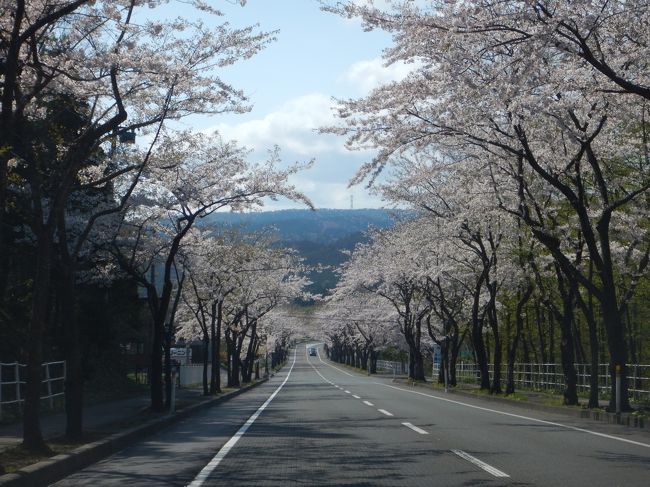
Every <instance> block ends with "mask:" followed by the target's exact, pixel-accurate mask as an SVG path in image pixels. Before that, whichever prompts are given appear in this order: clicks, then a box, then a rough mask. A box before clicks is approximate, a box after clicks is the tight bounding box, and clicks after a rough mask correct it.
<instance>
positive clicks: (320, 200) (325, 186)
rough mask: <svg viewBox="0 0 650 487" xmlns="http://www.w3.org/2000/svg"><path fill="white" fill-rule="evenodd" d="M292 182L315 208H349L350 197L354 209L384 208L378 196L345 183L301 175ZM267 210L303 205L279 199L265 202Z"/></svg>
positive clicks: (362, 188) (360, 187)
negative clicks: (323, 180) (324, 180)
mask: <svg viewBox="0 0 650 487" xmlns="http://www.w3.org/2000/svg"><path fill="white" fill-rule="evenodd" d="M292 182H293V183H294V184H295V185H296V186H297V187H298V188H300V190H301V191H303V192H304V193H305V194H306V195H307V196H308V197H309V198H310V199H311V200H312V202H313V203H314V206H315V207H316V208H338V209H347V208H350V205H351V203H352V202H351V201H350V196H352V197H353V206H354V208H380V207H382V206H384V203H383V201H382V200H381V198H380V197H379V196H376V195H372V194H370V193H369V192H368V190H367V189H366V188H365V187H363V186H353V187H352V188H349V187H348V185H347V184H346V183H345V182H329V183H325V182H322V181H319V180H316V179H312V178H310V177H308V175H306V174H305V175H301V176H300V177H294V178H292ZM264 207H265V209H267V210H280V209H288V208H304V205H301V204H300V203H295V202H292V201H288V200H286V199H283V198H281V199H279V200H278V201H267V202H266V203H265V205H264Z"/></svg>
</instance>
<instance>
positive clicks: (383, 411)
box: [377, 409, 393, 416]
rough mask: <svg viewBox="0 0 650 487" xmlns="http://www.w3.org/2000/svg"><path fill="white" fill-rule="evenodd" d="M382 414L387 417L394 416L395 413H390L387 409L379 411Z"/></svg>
mask: <svg viewBox="0 0 650 487" xmlns="http://www.w3.org/2000/svg"><path fill="white" fill-rule="evenodd" d="M377 411H379V412H380V413H381V414H385V415H386V416H393V413H389V412H388V411H386V410H385V409H377Z"/></svg>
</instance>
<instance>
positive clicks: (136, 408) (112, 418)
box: [0, 371, 227, 451]
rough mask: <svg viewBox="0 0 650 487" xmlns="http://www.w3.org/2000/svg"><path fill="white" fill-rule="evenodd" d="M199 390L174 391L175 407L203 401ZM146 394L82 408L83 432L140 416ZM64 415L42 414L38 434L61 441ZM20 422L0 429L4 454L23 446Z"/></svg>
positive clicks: (143, 408)
mask: <svg viewBox="0 0 650 487" xmlns="http://www.w3.org/2000/svg"><path fill="white" fill-rule="evenodd" d="M226 380H227V377H226V376H225V372H223V371H222V375H221V383H222V387H223V385H225V384H226ZM204 398H205V396H203V388H202V386H194V387H177V388H176V404H177V405H178V406H182V405H183V403H187V402H189V403H194V402H197V401H200V400H202V399H204ZM150 403H151V401H150V396H149V394H148V393H147V394H144V395H141V396H136V397H130V398H127V399H119V400H117V401H107V402H101V403H97V404H92V405H87V406H85V407H84V412H83V414H84V417H83V429H84V432H93V431H96V430H98V429H101V428H103V427H106V426H109V425H111V424H114V423H118V422H122V421H126V420H130V419H133V418H135V417H137V416H138V415H139V414H140V413H143V412H144V411H145V410H146V409H147V408H148V407H149V405H150ZM65 424H66V417H65V412H60V413H54V414H44V415H42V416H41V431H42V433H43V438H44V439H45V440H50V439H52V438H56V437H61V436H63V435H64V434H65ZM22 436H23V424H22V422H18V423H12V424H5V425H0V451H3V450H6V449H7V448H11V447H14V446H17V445H19V444H20V443H22V441H23V439H22Z"/></svg>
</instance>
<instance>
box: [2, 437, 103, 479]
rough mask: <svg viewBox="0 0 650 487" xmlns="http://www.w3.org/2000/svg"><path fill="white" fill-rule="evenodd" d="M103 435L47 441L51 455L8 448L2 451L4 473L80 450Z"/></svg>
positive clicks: (18, 448) (18, 447)
mask: <svg viewBox="0 0 650 487" xmlns="http://www.w3.org/2000/svg"><path fill="white" fill-rule="evenodd" d="M102 436H104V435H102V434H99V433H88V434H87V435H85V436H84V438H83V439H82V440H76V441H70V440H67V439H66V438H55V439H52V440H49V441H47V442H46V443H45V444H46V445H47V447H48V448H49V449H50V453H47V452H43V453H33V452H30V451H29V450H27V449H26V448H24V447H23V446H22V445H18V446H15V447H13V448H7V449H6V450H3V451H0V465H1V466H2V467H4V473H5V474H8V473H14V472H16V471H17V470H20V469H21V468H23V467H27V466H29V465H32V464H34V463H38V462H40V461H43V460H46V459H48V458H51V457H53V456H56V455H60V454H62V453H69V452H71V451H72V450H74V449H75V448H79V447H80V446H83V445H85V444H87V443H90V442H93V441H97V440H98V439H100V438H101V437H102Z"/></svg>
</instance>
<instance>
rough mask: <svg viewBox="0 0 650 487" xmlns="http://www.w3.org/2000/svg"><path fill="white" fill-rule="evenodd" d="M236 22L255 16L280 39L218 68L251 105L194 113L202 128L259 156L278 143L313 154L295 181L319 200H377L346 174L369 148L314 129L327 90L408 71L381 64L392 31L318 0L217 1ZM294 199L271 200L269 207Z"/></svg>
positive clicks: (343, 94) (320, 121)
mask: <svg viewBox="0 0 650 487" xmlns="http://www.w3.org/2000/svg"><path fill="white" fill-rule="evenodd" d="M214 5H216V6H217V7H218V8H219V9H221V10H222V11H223V12H224V14H225V17H224V20H226V21H228V22H230V23H231V24H233V25H234V26H247V25H252V24H259V25H260V29H262V30H265V31H272V30H276V29H277V30H279V33H278V34H277V41H275V42H273V43H272V44H271V45H269V46H268V47H267V48H266V49H265V50H263V51H262V52H260V53H259V54H257V55H256V56H254V57H253V58H251V59H249V60H246V61H241V62H239V63H237V64H236V65H234V66H232V67H228V68H226V69H224V70H223V71H222V72H221V73H220V75H221V76H222V78H223V79H224V80H225V81H226V82H228V83H230V84H232V85H233V86H234V87H235V88H239V89H243V90H244V91H245V93H246V94H247V95H248V96H249V97H250V101H251V103H252V104H253V110H252V111H251V112H250V113H246V114H243V115H219V116H216V117H211V118H204V119H200V120H197V119H192V121H191V123H192V124H193V125H194V126H195V127H197V128H199V129H201V130H210V129H213V128H214V129H217V130H219V132H221V133H222V134H223V135H224V136H225V137H226V138H229V139H236V140H238V141H239V143H240V144H242V145H245V146H247V147H249V148H251V149H253V150H254V152H253V154H252V156H251V157H253V158H263V157H264V156H265V154H266V151H267V149H270V148H272V147H273V145H274V144H278V145H279V146H280V147H281V149H282V158H283V160H285V161H287V162H294V161H307V160H310V159H312V158H313V159H315V165H314V167H313V168H312V169H310V170H308V171H305V172H304V173H302V174H300V175H298V176H296V177H295V178H294V180H293V182H294V183H295V184H296V185H297V186H298V187H299V189H301V190H302V191H303V192H305V193H306V194H307V195H308V196H309V197H310V198H311V199H312V200H313V202H314V203H315V205H316V206H317V207H319V208H349V207H350V195H354V206H355V208H362V207H365V208H369V207H381V206H382V202H381V201H380V200H379V199H378V198H377V197H376V196H372V195H370V194H369V193H368V191H367V190H366V189H365V187H363V186H356V187H354V188H348V187H347V184H348V181H349V179H350V177H351V176H352V175H353V174H354V173H355V171H356V170H357V169H358V167H359V166H360V165H361V163H362V162H364V161H365V160H367V159H368V158H369V157H371V156H372V154H371V153H368V152H366V153H364V154H360V153H350V152H349V151H346V150H345V149H344V147H343V142H344V140H343V139H342V138H338V137H334V136H329V135H319V134H317V133H315V129H316V128H318V127H319V126H322V125H328V124H331V123H333V122H334V118H333V114H332V112H331V110H330V107H331V105H332V104H333V102H332V98H333V97H334V98H347V97H358V96H362V95H364V94H365V93H367V92H368V91H369V90H370V89H372V88H373V87H374V86H376V85H377V83H379V82H385V81H389V80H392V79H397V78H400V77H402V76H404V75H405V73H406V71H407V70H406V68H405V67H404V66H392V67H389V68H386V67H384V66H383V64H382V61H381V53H382V50H383V49H384V48H385V47H387V46H388V45H389V44H390V37H389V36H388V35H387V34H385V33H381V32H364V31H363V29H362V28H361V25H360V24H359V23H358V22H355V21H350V20H345V19H341V18H339V17H337V16H334V15H332V14H328V13H325V12H322V11H321V10H320V8H319V4H318V2H317V1H315V0H248V1H247V2H246V5H245V6H244V7H241V6H240V5H239V3H238V2H235V1H234V0H219V1H216V2H214ZM289 207H297V205H294V204H292V203H290V202H287V201H280V202H269V204H268V208H267V209H280V208H289Z"/></svg>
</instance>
